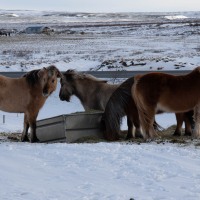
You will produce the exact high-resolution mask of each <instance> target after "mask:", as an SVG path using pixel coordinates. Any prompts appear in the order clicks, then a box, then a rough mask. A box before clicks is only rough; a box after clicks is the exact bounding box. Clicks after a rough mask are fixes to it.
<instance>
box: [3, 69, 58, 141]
mask: <svg viewBox="0 0 200 200" xmlns="http://www.w3.org/2000/svg"><path fill="white" fill-rule="evenodd" d="M57 77H60V72H59V70H58V69H57V68H56V67H55V66H49V67H47V68H43V69H40V70H39V69H38V70H32V71H30V72H28V73H27V74H25V75H24V76H23V77H20V78H9V77H5V76H0V110H2V111H5V112H12V113H24V129H23V133H22V137H21V141H28V140H29V139H28V129H29V127H30V128H31V133H30V142H37V141H39V140H38V138H37V136H36V118H37V115H38V113H39V110H40V109H41V108H42V106H43V105H44V103H45V101H46V99H47V98H48V96H49V95H50V94H51V93H52V92H53V91H55V90H56V86H57Z"/></svg>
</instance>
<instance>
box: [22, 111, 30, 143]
mask: <svg viewBox="0 0 200 200" xmlns="http://www.w3.org/2000/svg"><path fill="white" fill-rule="evenodd" d="M28 129H29V123H28V120H27V115H26V114H25V113H24V129H23V132H22V136H21V141H22V142H27V141H29V139H28Z"/></svg>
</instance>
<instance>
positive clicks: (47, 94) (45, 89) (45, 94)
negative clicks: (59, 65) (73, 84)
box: [42, 87, 49, 97]
mask: <svg viewBox="0 0 200 200" xmlns="http://www.w3.org/2000/svg"><path fill="white" fill-rule="evenodd" d="M42 93H43V96H44V97H47V96H49V92H48V89H47V88H46V87H45V88H44V89H43V92H42Z"/></svg>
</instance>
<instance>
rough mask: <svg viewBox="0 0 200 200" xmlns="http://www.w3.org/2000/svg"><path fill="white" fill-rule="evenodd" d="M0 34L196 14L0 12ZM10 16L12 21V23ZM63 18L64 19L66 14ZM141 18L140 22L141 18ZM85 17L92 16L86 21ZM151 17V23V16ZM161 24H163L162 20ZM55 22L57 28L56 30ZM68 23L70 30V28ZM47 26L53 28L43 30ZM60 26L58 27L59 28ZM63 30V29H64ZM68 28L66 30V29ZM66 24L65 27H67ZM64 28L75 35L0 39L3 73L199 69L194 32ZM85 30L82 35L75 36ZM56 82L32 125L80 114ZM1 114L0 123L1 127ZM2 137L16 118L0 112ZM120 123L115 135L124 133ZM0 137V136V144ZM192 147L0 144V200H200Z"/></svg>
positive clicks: (184, 27)
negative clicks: (53, 67) (38, 26)
mask: <svg viewBox="0 0 200 200" xmlns="http://www.w3.org/2000/svg"><path fill="white" fill-rule="evenodd" d="M0 13H1V14H0V17H1V18H0V20H1V21H0V28H5V27H7V28H18V30H19V29H20V30H21V29H24V28H25V27H26V25H29V22H30V23H32V24H37V22H39V23H42V24H43V23H44V25H47V26H48V25H49V24H48V23H50V22H49V21H51V20H52V21H53V22H54V23H56V24H58V26H59V25H60V24H61V25H63V21H67V23H68V22H70V23H75V22H76V21H78V22H77V23H80V24H81V23H83V22H85V18H86V19H87V22H92V23H93V22H102V21H103V22H108V21H113V23H117V22H116V21H120V20H121V21H120V22H122V21H123V22H125V21H130V20H131V19H132V20H133V21H134V20H135V21H142V20H144V19H145V20H156V19H157V18H158V19H161V18H162V19H163V18H164V17H165V16H168V17H170V18H171V19H173V20H172V21H175V20H184V19H185V17H184V16H186V17H188V18H189V17H191V18H195V17H196V18H198V16H199V12H196V13H190V12H188V13H187V12H186V13H175V14H172V13H168V14H167V15H166V13H164V14H160V15H154V13H151V14H150V13H149V14H131V13H130V14H125V13H124V14H123V13H121V14H107V15H106V14H103V13H102V14H94V17H93V14H87V13H85V14H80V13H79V14H78V13H76V15H71V13H67V14H66V13H63V14H64V15H62V16H61V19H60V18H59V17H58V16H59V13H55V12H52V13H51V15H50V16H48V15H47V17H45V15H46V14H49V13H46V12H36V11H15V12H13V11H12V12H10V11H2V10H0ZM9 14H12V15H13V14H16V15H18V16H19V17H17V16H16V17H13V16H14V15H13V16H12V17H11V16H9ZM65 14H66V15H65ZM143 15H144V19H143ZM91 16H92V17H91ZM160 16H161V17H160ZM153 17H154V18H153ZM59 20H60V21H59ZM165 20H166V19H165ZM59 23H60V24H59ZM70 23H69V24H70ZM50 25H52V24H50ZM64 25H65V24H64ZM64 25H63V26H64ZM67 25H68V24H67ZM70 25H71V24H70ZM156 27H157V25H155V26H154V25H146V26H136V27H134V26H133V27H132V26H130V27H129V26H124V27H122V26H119V27H118V26H113V27H101V28H99V27H87V26H86V27H83V28H71V29H70V30H75V31H76V33H75V34H74V35H69V34H68V35H66V34H57V35H52V36H44V35H42V36H40V35H39V36H38V35H28V36H27V35H15V36H13V37H0V40H1V42H0V49H1V52H0V58H1V63H0V67H1V70H2V71H22V70H23V71H29V70H31V69H36V68H40V67H43V66H47V65H49V64H55V65H56V66H57V67H58V68H59V69H60V70H62V71H65V70H67V69H77V70H78V71H87V70H90V69H92V70H96V69H98V68H99V66H100V65H101V63H102V62H103V61H105V60H113V65H116V66H117V67H116V68H111V69H110V68H109V66H104V67H102V68H101V69H100V70H113V71H114V70H124V69H126V70H149V69H150V67H151V69H152V70H156V69H157V68H158V67H160V66H163V67H164V69H165V70H177V69H175V64H176V65H178V66H180V69H182V70H184V69H193V68H194V67H195V66H197V65H200V61H199V56H200V51H199V40H200V38H199V34H198V30H199V28H198V26H194V27H193V26H191V24H190V25H188V24H185V23H184V24H168V23H167V24H163V25H159V26H158V27H157V28H156ZM80 31H84V32H85V34H84V35H80ZM122 59H124V60H125V61H126V62H127V63H129V62H131V61H132V60H133V61H134V62H136V63H138V62H145V63H147V64H146V65H144V66H130V67H128V68H123V67H122V66H120V64H119V63H120V61H121V60H122ZM59 89H60V84H59V83H58V87H57V90H56V91H55V92H54V93H53V94H52V95H51V96H50V97H49V98H48V99H47V101H46V103H45V105H44V107H43V108H42V109H41V111H40V113H39V115H38V120H39V119H44V118H47V117H53V116H56V115H60V114H67V113H72V112H77V111H83V107H82V106H81V103H80V101H79V100H78V99H77V98H75V97H73V98H72V99H71V102H70V103H68V102H63V101H60V99H59V96H58V94H59ZM3 115H4V116H5V122H4V123H3ZM156 121H157V122H158V123H159V124H160V125H161V126H163V127H165V128H167V127H169V126H171V125H172V124H175V115H174V114H160V115H157V116H156ZM0 128H1V132H6V133H9V132H19V133H20V132H21V131H22V128H23V114H16V113H14V114H13V113H5V112H1V111H0ZM126 128H127V126H126V121H125V119H124V121H123V124H122V129H126ZM0 139H1V138H0ZM199 151H200V149H199V146H195V145H194V144H190V145H183V144H182V145H180V144H171V143H165V144H162V143H161V144H157V143H156V142H149V143H141V144H140V145H139V144H136V143H126V142H113V143H110V142H100V143H90V144H87V143H81V144H78V143H77V144H66V143H55V144H39V143H38V144H30V143H21V142H19V143H17V142H5V141H2V140H0V152H1V153H0V199H2V200H11V199H14V200H27V199H28V200H63V199H70V200H80V199H83V200H99V199H100V200H129V199H131V198H132V199H135V200H158V199H159V200H160V199H163V200H165V199H166V200H178V199H183V200H196V199H200V168H199V166H200V158H199V153H200V152H199Z"/></svg>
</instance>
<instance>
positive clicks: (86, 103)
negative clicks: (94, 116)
mask: <svg viewBox="0 0 200 200" xmlns="http://www.w3.org/2000/svg"><path fill="white" fill-rule="evenodd" d="M60 84H61V88H60V94H59V97H60V100H62V101H68V102H69V101H70V98H71V96H72V95H75V96H76V97H78V98H79V99H80V101H81V104H82V105H83V107H84V109H85V110H86V111H87V110H91V109H92V110H102V111H104V110H105V107H106V104H107V102H108V100H109V98H110V96H111V95H112V93H113V92H114V91H115V90H116V88H117V87H118V86H119V85H112V84H108V83H107V81H105V80H101V79H97V78H96V77H94V76H92V75H89V74H83V73H78V72H76V71H74V70H68V71H66V72H65V73H63V76H62V78H61V79H60Z"/></svg>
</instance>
